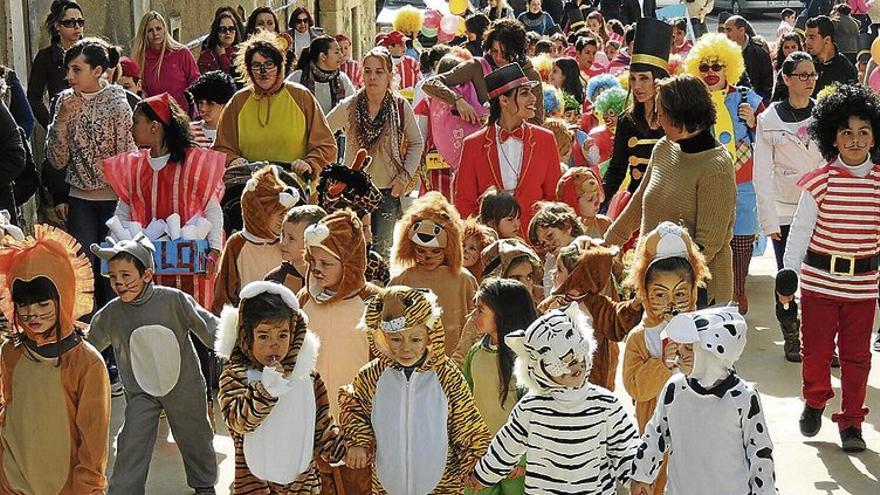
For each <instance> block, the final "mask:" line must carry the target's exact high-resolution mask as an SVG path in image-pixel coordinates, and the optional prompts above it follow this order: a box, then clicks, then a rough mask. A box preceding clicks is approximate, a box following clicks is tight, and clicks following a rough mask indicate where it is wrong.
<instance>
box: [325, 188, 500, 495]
mask: <svg viewBox="0 0 880 495" xmlns="http://www.w3.org/2000/svg"><path fill="white" fill-rule="evenodd" d="M436 194H439V193H436ZM440 312H441V309H440V306H439V305H438V304H437V297H436V296H434V294H433V293H431V292H430V291H425V290H420V289H412V288H409V287H402V286H390V287H388V288H386V289H384V290H383V291H382V292H381V293H380V294H379V296H378V297H376V298H374V299H373V300H371V301H370V303H369V305H368V306H367V310H366V312H365V313H364V324H365V326H366V328H367V331H368V332H369V333H370V334H371V335H372V336H373V339H374V340H375V341H376V343H377V346H378V347H379V348H380V349H381V350H382V352H381V353H380V354H379V357H378V358H377V359H375V360H373V361H372V362H371V363H370V364H369V365H367V366H365V367H364V368H363V369H361V371H360V372H358V374H357V376H356V377H355V378H354V381H353V382H352V384H351V385H349V386H346V387H345V389H343V391H342V392H341V393H340V403H341V404H342V414H341V418H340V419H341V421H340V423H341V425H342V431H343V434H344V436H345V439H346V444H347V445H348V446H349V449H348V455H347V457H346V461H345V462H346V464H348V465H349V466H351V467H354V468H359V467H367V466H369V465H373V466H375V470H374V475H373V489H372V493H374V494H383V493H389V494H392V495H398V494H400V495H426V494H429V493H434V494H441V493H443V494H445V493H462V492H463V488H464V487H463V483H462V482H463V480H464V479H465V477H466V476H467V474H468V473H469V472H471V470H472V469H473V467H474V464H476V462H477V460H478V459H479V458H480V456H482V455H483V454H484V453H485V452H486V447H487V446H488V445H489V432H488V431H487V429H486V424H485V423H484V422H483V419H482V418H481V417H480V413H479V412H478V411H477V407H476V405H475V404H474V399H473V396H471V393H470V391H469V390H468V387H467V383H466V382H465V380H464V377H462V375H461V372H460V371H459V370H458V368H457V367H456V366H455V365H454V364H453V363H452V361H451V360H450V359H449V358H448V357H446V354H445V352H444V350H445V348H446V346H445V345H444V342H443V340H444V338H445V332H444V330H443V323H442V321H441V318H440ZM371 459H372V461H371Z"/></svg>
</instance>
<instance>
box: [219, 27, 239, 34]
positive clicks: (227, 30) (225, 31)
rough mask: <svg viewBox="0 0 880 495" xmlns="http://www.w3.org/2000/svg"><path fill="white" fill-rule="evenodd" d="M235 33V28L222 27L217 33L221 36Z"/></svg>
mask: <svg viewBox="0 0 880 495" xmlns="http://www.w3.org/2000/svg"><path fill="white" fill-rule="evenodd" d="M235 31H236V29H235V26H220V27H218V28H217V32H218V33H220V34H229V33H234V32H235Z"/></svg>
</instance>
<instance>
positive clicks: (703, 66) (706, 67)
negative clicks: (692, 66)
mask: <svg viewBox="0 0 880 495" xmlns="http://www.w3.org/2000/svg"><path fill="white" fill-rule="evenodd" d="M709 69H712V72H721V71H722V70H724V66H723V65H721V64H719V63H718V62H715V63H714V64H712V65H709V64H700V72H709Z"/></svg>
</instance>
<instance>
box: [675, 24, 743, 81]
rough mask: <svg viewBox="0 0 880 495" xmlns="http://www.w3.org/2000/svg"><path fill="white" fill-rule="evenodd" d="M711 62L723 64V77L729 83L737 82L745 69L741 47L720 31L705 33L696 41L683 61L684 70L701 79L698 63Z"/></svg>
mask: <svg viewBox="0 0 880 495" xmlns="http://www.w3.org/2000/svg"><path fill="white" fill-rule="evenodd" d="M712 62H718V63H720V64H721V65H723V66H724V78H725V79H727V84H730V85H733V84H736V83H737V82H739V80H740V78H741V77H742V75H743V72H745V71H746V63H745V61H744V60H743V56H742V49H741V48H740V47H739V45H737V44H736V43H734V42H733V41H730V40H729V39H727V36H725V35H723V34H721V33H710V34H705V35H703V36H702V37H701V38H700V39H699V40H698V41H697V43H696V44H695V45H694V47H693V48H691V51H690V53H688V56H687V59H685V61H684V72H685V73H686V74H690V75H692V76H696V77H699V78H700V79H702V77H701V74H700V64H702V63H709V64H711V63H712Z"/></svg>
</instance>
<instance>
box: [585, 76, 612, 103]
mask: <svg viewBox="0 0 880 495" xmlns="http://www.w3.org/2000/svg"><path fill="white" fill-rule="evenodd" d="M619 87H620V81H618V80H617V78H616V77H614V76H612V75H611V74H600V75H598V76H593V77H591V78H590V81H589V82H588V83H587V99H588V100H590V101H591V102H593V103H595V102H596V93H598V92H599V91H600V90H601V91H604V90H606V89H611V88H619Z"/></svg>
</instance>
